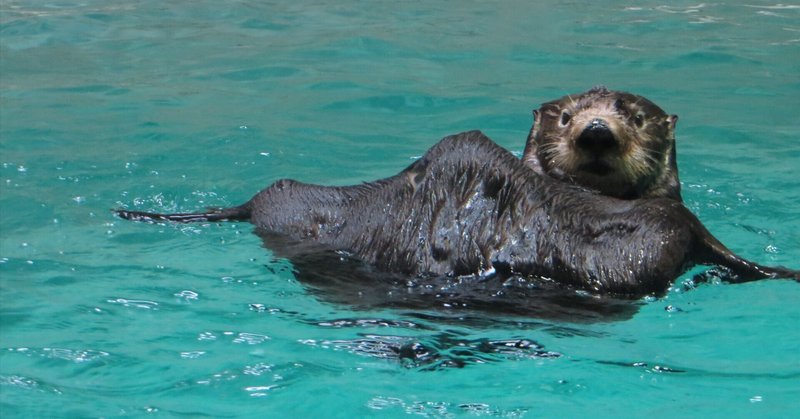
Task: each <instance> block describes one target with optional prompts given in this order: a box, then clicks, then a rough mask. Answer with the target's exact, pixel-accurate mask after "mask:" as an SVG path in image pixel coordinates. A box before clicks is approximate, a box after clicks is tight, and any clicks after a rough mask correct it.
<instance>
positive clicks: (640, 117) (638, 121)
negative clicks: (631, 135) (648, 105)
mask: <svg viewBox="0 0 800 419" xmlns="http://www.w3.org/2000/svg"><path fill="white" fill-rule="evenodd" d="M633 122H634V123H635V124H636V126H637V127H639V128H641V127H642V125H644V114H643V113H641V112H639V113H637V114H636V116H635V117H634V118H633Z"/></svg>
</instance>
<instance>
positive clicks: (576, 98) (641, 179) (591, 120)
mask: <svg viewBox="0 0 800 419" xmlns="http://www.w3.org/2000/svg"><path fill="white" fill-rule="evenodd" d="M533 114H534V123H533V127H532V128H531V131H530V134H529V135H528V140H527V142H526V144H525V151H524V152H523V157H522V159H523V160H524V161H525V162H526V164H528V165H530V166H531V167H532V168H533V169H534V170H535V171H536V172H538V173H542V174H547V175H549V176H552V177H554V178H556V179H560V180H564V181H567V182H571V183H574V184H577V185H581V186H584V187H587V188H590V189H593V190H596V191H598V192H600V193H602V194H603V195H608V196H614V197H617V198H622V199H635V198H654V197H665V198H672V199H676V200H679V201H680V200H681V184H680V182H679V180H678V166H677V162H676V158H675V123H676V122H677V120H678V117H677V115H668V114H666V113H665V112H664V111H663V110H661V108H659V107H658V106H656V105H655V104H654V103H653V102H651V101H649V100H647V99H646V98H644V97H642V96H637V95H634V94H631V93H625V92H618V91H612V90H608V89H606V88H605V87H602V86H599V87H595V88H592V89H591V90H589V91H587V92H584V93H580V94H576V95H567V96H564V97H562V98H560V99H557V100H553V101H550V102H547V103H544V104H543V105H542V106H541V107H540V108H539V109H538V110H535V111H534V112H533Z"/></svg>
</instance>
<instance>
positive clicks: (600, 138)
mask: <svg viewBox="0 0 800 419" xmlns="http://www.w3.org/2000/svg"><path fill="white" fill-rule="evenodd" d="M576 144H577V146H578V147H579V148H581V149H583V150H585V151H587V152H590V153H592V154H602V153H604V152H607V151H609V150H611V149H613V148H616V147H617V146H618V143H617V139H616V137H614V133H613V132H611V129H610V128H609V127H608V123H607V122H606V121H605V120H603V119H601V118H594V119H592V120H591V122H589V123H588V124H587V125H586V127H585V128H584V129H583V132H581V135H580V136H579V137H578V141H577V142H576Z"/></svg>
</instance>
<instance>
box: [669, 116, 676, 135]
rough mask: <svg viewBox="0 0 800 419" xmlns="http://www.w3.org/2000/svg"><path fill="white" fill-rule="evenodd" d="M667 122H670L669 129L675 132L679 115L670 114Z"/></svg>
mask: <svg viewBox="0 0 800 419" xmlns="http://www.w3.org/2000/svg"><path fill="white" fill-rule="evenodd" d="M667 122H669V130H670V131H672V132H673V133H674V132H675V124H677V123H678V115H670V116H668V117H667Z"/></svg>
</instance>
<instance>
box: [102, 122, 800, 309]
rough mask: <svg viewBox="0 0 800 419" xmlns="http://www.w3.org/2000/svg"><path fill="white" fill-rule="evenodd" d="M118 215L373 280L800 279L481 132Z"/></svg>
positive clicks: (603, 282) (615, 290)
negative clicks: (262, 244)
mask: <svg viewBox="0 0 800 419" xmlns="http://www.w3.org/2000/svg"><path fill="white" fill-rule="evenodd" d="M117 214H118V215H119V216H121V217H123V218H127V219H132V220H151V221H160V220H163V221H176V222H191V221H220V220H247V221H250V222H252V223H253V224H255V226H256V227H257V231H258V232H259V233H260V234H261V235H262V236H264V237H267V236H275V235H277V236H280V237H283V238H286V239H287V240H288V241H289V242H293V243H302V244H303V245H302V246H301V248H302V250H301V253H302V252H320V251H345V252H347V254H348V255H350V256H349V257H350V258H352V259H357V260H359V261H360V262H363V263H366V264H368V265H370V266H371V268H374V269H375V270H376V272H390V273H396V274H402V275H405V276H408V277H411V278H414V277H416V278H426V277H450V278H454V277H458V276H463V275H475V276H476V277H480V278H483V279H484V280H485V281H505V280H507V279H508V278H513V277H524V278H537V279H538V280H541V281H542V283H547V284H556V285H558V286H559V287H567V288H569V289H575V290H584V291H587V292H589V293H594V294H613V295H615V296H620V297H626V298H637V297H641V296H644V295H650V294H661V293H663V292H664V291H665V290H666V289H667V288H668V287H669V285H670V283H671V282H672V281H673V280H674V279H675V278H676V277H677V276H678V275H680V274H681V273H682V272H684V271H685V270H686V269H687V268H689V267H691V266H693V265H696V264H708V265H719V266H723V267H725V268H726V269H728V270H730V272H731V275H730V276H728V278H727V280H728V281H730V282H745V281H752V280H758V279H765V278H792V279H795V280H797V279H800V272H798V271H794V270H790V269H787V268H782V267H767V266H762V265H759V264H756V263H753V262H750V261H747V260H745V259H742V258H740V257H738V256H736V255H735V254H733V253H732V252H731V251H730V250H728V249H727V248H726V247H725V246H724V245H722V244H721V243H720V242H719V241H718V240H716V239H715V238H714V237H713V236H712V235H711V234H710V233H709V232H708V231H707V230H706V229H705V227H703V225H702V224H701V223H700V221H699V220H698V219H697V218H696V217H695V216H694V215H693V214H692V213H691V212H690V211H689V210H688V209H687V208H686V207H684V206H683V204H682V203H681V202H679V201H678V200H675V199H672V198H649V199H632V200H621V199H617V198H613V197H609V196H603V195H599V194H597V193H594V192H591V191H587V190H585V189H583V188H580V187H577V186H574V185H572V184H569V183H566V182H562V181H559V180H556V179H553V178H551V177H549V176H543V175H541V174H538V173H536V172H535V171H534V170H533V169H532V168H531V167H529V166H528V165H526V164H525V163H524V162H523V161H522V160H520V159H517V158H516V157H514V156H513V155H512V154H511V153H509V152H508V151H506V150H505V149H503V148H501V147H500V146H498V145H497V144H495V143H494V142H492V141H491V140H490V139H489V138H487V137H486V136H484V135H483V134H482V133H480V132H478V131H471V132H465V133H461V134H458V135H453V136H450V137H446V138H444V139H443V140H442V141H440V142H439V143H438V144H436V145H435V146H433V147H432V148H431V149H430V150H429V151H428V152H427V153H425V155H424V156H423V157H422V158H420V159H419V160H418V161H416V162H414V163H413V164H411V165H410V166H409V167H408V168H406V169H405V170H403V171H402V172H400V173H399V174H397V175H395V176H392V177H390V178H386V179H382V180H378V181H375V182H371V183H366V184H361V185H355V186H344V187H329V186H318V185H309V184H304V183H300V182H296V181H292V180H279V181H277V182H275V183H273V184H272V185H271V186H269V187H267V188H266V189H264V190H262V191H261V192H259V193H258V194H256V195H255V196H254V197H253V198H252V199H251V200H249V201H248V202H246V203H244V204H242V205H240V206H237V207H233V208H227V209H222V210H216V211H209V212H204V213H196V214H156V213H146V212H137V211H127V210H118V211H117ZM267 244H268V245H269V240H267ZM273 250H275V251H276V253H278V254H281V253H284V250H283V249H280V248H275V249H273ZM288 250H289V251H287V252H285V253H286V254H287V256H288V257H289V258H290V259H291V258H298V257H299V255H300V254H299V253H297V252H294V251H293V250H292V249H288ZM317 269H323V270H324V269H326V268H325V266H319V267H318V268H317ZM381 278H382V276H381V275H375V276H374V280H376V281H380V280H381ZM364 286H365V287H368V286H369V284H364Z"/></svg>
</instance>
